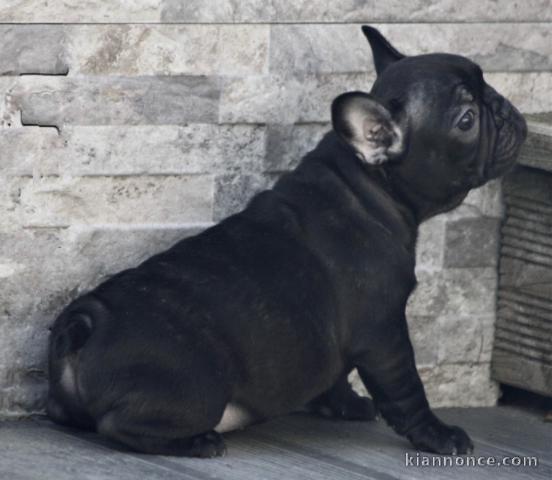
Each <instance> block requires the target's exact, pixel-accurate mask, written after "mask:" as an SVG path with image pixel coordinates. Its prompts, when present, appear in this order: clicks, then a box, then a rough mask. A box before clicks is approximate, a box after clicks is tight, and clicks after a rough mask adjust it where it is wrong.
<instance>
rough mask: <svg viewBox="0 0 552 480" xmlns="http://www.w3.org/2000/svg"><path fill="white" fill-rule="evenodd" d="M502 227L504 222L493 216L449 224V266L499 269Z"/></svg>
mask: <svg viewBox="0 0 552 480" xmlns="http://www.w3.org/2000/svg"><path fill="white" fill-rule="evenodd" d="M499 226H500V220H499V219H497V218H492V217H479V218H466V219H461V220H456V221H450V222H448V223H447V226H446V248H445V258H444V265H445V267H449V268H471V267H496V265H497V262H498V241H499Z"/></svg>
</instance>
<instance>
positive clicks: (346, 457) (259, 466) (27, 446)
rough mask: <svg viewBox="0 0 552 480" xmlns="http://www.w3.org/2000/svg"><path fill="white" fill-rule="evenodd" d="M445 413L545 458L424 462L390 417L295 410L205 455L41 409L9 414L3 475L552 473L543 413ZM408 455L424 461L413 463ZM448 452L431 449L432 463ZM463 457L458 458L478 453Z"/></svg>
mask: <svg viewBox="0 0 552 480" xmlns="http://www.w3.org/2000/svg"><path fill="white" fill-rule="evenodd" d="M438 414H439V416H440V417H441V418H442V419H443V420H445V421H447V422H449V423H455V424H458V425H461V426H463V427H464V428H465V429H466V430H467V431H468V433H469V434H470V436H471V437H472V439H473V440H474V443H475V452H474V455H475V456H477V457H485V458H486V457H492V458H493V459H494V460H491V461H495V462H497V463H498V462H500V463H502V462H504V460H505V459H507V458H512V457H520V456H528V457H536V459H537V461H538V466H536V467H535V466H518V467H513V466H504V465H496V466H484V467H482V466H465V465H456V464H454V465H453V466H421V465H420V466H416V465H415V463H416V462H419V463H420V464H421V463H422V462H423V461H424V460H423V458H422V457H417V456H416V452H415V451H414V450H412V449H411V448H410V445H409V444H408V442H407V441H406V440H405V439H403V438H401V437H399V436H397V435H395V434H394V433H393V432H392V431H391V430H390V429H389V428H388V427H387V426H386V425H385V424H384V422H382V421H378V422H369V423H366V422H345V421H335V420H326V419H322V418H317V417H312V416H308V415H306V414H297V415H291V416H287V417H283V418H279V419H276V420H272V421H270V422H267V423H264V424H262V425H256V426H253V427H250V428H248V429H246V430H244V431H240V432H234V433H231V434H227V435H226V436H225V437H226V442H227V447H228V454H227V455H226V456H225V457H223V458H217V459H212V460H202V459H191V458H176V457H165V456H153V455H143V454H139V453H134V452H129V451H124V450H121V449H119V450H116V449H113V448H112V446H113V444H110V443H109V442H108V441H106V440H104V439H102V438H101V437H99V436H98V435H96V434H92V433H86V432H80V431H77V430H72V429H67V428H62V427H59V426H55V425H54V424H52V423H50V422H49V421H48V420H47V419H45V418H44V417H35V418H31V419H25V420H17V421H4V422H0V479H1V480H23V479H25V480H28V479H33V480H34V479H37V480H50V479H52V480H66V479H67V480H68V479H71V480H75V479H77V480H81V479H86V480H88V479H89V480H100V479H121V480H127V479H128V480H130V479H142V478H144V479H148V480H158V479H188V480H189V479H199V480H208V479H209V480H210V479H228V480H253V479H262V480H288V479H305V480H306V479H331V480H341V479H347V480H357V479H358V480H360V479H375V480H393V479H424V480H428V479H441V478H443V479H456V478H469V479H546V480H550V479H552V424H551V423H544V422H543V421H542V418H541V417H540V416H538V415H535V414H530V413H527V412H524V411H521V410H517V409H513V408H506V407H500V408H469V409H442V410H438ZM406 454H409V455H412V456H413V460H412V463H414V465H406V463H407V462H406ZM433 458H435V459H436V460H433ZM444 458H445V457H439V458H438V456H432V455H428V457H427V460H425V461H431V462H434V461H435V462H437V461H445V460H444ZM458 458H462V460H458V459H455V458H454V457H453V458H452V460H453V461H454V462H467V461H468V459H467V458H466V457H458ZM514 461H517V460H514ZM530 461H532V460H530Z"/></svg>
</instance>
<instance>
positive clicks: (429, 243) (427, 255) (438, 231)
mask: <svg viewBox="0 0 552 480" xmlns="http://www.w3.org/2000/svg"><path fill="white" fill-rule="evenodd" d="M445 225H446V219H445V218H444V217H443V216H442V215H438V216H436V217H433V218H431V219H429V220H427V221H426V222H424V223H422V224H421V225H420V228H419V230H418V240H417V242H416V269H417V271H422V270H429V271H434V270H440V269H441V268H442V267H443V256H444V252H445Z"/></svg>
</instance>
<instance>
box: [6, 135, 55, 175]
mask: <svg viewBox="0 0 552 480" xmlns="http://www.w3.org/2000/svg"><path fill="white" fill-rule="evenodd" d="M58 143H59V135H58V132H57V130H56V129H55V128H40V127H20V128H17V127H16V128H5V129H0V152H2V156H1V157H0V172H1V174H2V175H3V176H5V177H11V176H22V175H27V176H28V175H33V174H35V173H37V172H38V169H40V171H41V172H43V171H45V172H53V170H52V169H51V164H52V163H53V162H55V161H56V160H57V156H58V153H57V152H56V147H57V144H58ZM56 173H57V171H56Z"/></svg>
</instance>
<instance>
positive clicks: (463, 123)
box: [456, 110, 475, 132]
mask: <svg viewBox="0 0 552 480" xmlns="http://www.w3.org/2000/svg"><path fill="white" fill-rule="evenodd" d="M474 123H475V113H473V110H468V111H467V112H466V113H464V115H462V118H461V119H460V120H458V123H457V124H456V125H457V126H458V128H459V129H460V130H463V131H464V132H465V131H467V130H469V129H470V128H472V127H473V124H474Z"/></svg>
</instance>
